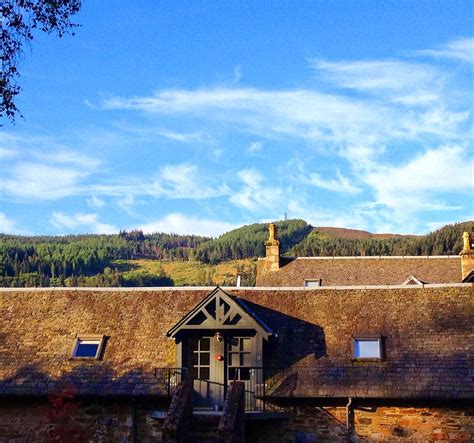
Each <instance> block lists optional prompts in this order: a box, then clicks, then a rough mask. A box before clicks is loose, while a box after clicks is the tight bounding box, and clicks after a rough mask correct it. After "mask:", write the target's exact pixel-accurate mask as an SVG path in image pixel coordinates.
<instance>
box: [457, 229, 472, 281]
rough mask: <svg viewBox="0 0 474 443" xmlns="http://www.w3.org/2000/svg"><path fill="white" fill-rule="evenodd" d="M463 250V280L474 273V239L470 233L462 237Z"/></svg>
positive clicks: (461, 254)
mask: <svg viewBox="0 0 474 443" xmlns="http://www.w3.org/2000/svg"><path fill="white" fill-rule="evenodd" d="M462 240H463V248H462V251H461V253H460V254H459V255H460V256H461V273H462V280H463V281H464V279H465V278H466V277H467V276H468V275H469V274H470V273H471V272H472V271H474V250H473V249H472V238H471V235H470V234H469V232H465V233H464V234H463V235H462Z"/></svg>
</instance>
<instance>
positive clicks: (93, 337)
mask: <svg viewBox="0 0 474 443" xmlns="http://www.w3.org/2000/svg"><path fill="white" fill-rule="evenodd" d="M82 341H98V342H99V346H98V347H97V351H96V353H95V355H94V356H93V357H80V356H79V357H77V356H76V352H77V349H78V347H79V344H80V343H81V342H82ZM104 343H105V335H100V334H77V335H76V337H75V338H74V344H73V346H72V351H71V359H72V360H89V361H92V360H101V359H102V352H103V349H104Z"/></svg>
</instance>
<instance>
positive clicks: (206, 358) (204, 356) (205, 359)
mask: <svg viewBox="0 0 474 443" xmlns="http://www.w3.org/2000/svg"><path fill="white" fill-rule="evenodd" d="M210 356H211V354H210V353H209V352H201V361H200V362H199V363H200V365H201V366H202V365H204V366H208V365H209V362H210Z"/></svg>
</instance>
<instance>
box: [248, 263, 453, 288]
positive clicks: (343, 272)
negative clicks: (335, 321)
mask: <svg viewBox="0 0 474 443" xmlns="http://www.w3.org/2000/svg"><path fill="white" fill-rule="evenodd" d="M260 263H263V260H261V261H260V262H259V264H260ZM261 267H262V266H259V271H258V273H257V286H267V287H282V286H283V287H301V286H303V285H304V281H305V279H316V280H321V284H322V286H365V285H401V284H403V283H404V282H405V281H406V280H407V279H408V278H409V277H410V276H413V277H415V278H416V279H418V280H420V281H421V282H423V283H461V280H462V277H461V258H460V257H459V256H430V257H311V258H307V257H300V258H296V259H293V260H291V261H288V260H287V261H286V262H285V259H282V263H281V267H280V269H279V270H278V271H274V272H267V273H262V272H261V269H260V268H261Z"/></svg>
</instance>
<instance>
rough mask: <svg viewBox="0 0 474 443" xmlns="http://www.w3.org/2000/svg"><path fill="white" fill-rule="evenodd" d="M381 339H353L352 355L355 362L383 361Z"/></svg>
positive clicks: (377, 337)
mask: <svg viewBox="0 0 474 443" xmlns="http://www.w3.org/2000/svg"><path fill="white" fill-rule="evenodd" d="M383 354H384V349H383V342H382V337H381V336H380V335H379V336H372V337H370V336H369V337H367V336H366V337H354V339H353V342H352V355H353V358H354V359H355V360H383Z"/></svg>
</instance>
